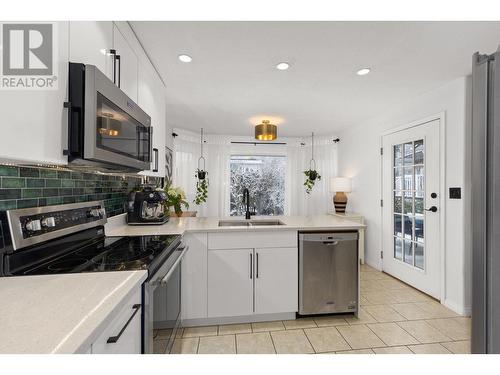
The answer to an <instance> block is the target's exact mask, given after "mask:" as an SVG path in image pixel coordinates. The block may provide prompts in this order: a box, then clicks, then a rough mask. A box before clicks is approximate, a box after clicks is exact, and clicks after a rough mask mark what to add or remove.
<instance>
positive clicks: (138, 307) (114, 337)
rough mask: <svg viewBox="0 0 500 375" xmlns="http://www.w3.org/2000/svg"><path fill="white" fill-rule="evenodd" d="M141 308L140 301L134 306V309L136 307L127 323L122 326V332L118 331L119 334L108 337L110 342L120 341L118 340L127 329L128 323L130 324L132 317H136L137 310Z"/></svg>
mask: <svg viewBox="0 0 500 375" xmlns="http://www.w3.org/2000/svg"><path fill="white" fill-rule="evenodd" d="M140 308H141V304H140V303H137V304H135V305H133V306H132V309H134V312H133V313H132V315H131V316H130V318H128V320H127V323H125V325H124V326H123V327H122V329H121V330H120V332H119V333H118V335H116V336H111V337H110V338H108V341H106V342H107V343H108V344H114V343H116V342H118V340H119V339H120V337H121V335H122V333H123V332H124V331H125V330H126V329H127V327H128V325H129V324H130V322H131V321H132V319H134V316H135V314H137V312H138V311H139V309H140Z"/></svg>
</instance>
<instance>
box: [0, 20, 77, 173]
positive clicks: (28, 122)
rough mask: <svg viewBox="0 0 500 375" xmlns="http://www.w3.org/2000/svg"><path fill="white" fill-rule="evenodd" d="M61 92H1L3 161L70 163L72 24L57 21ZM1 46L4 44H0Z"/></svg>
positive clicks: (0, 151)
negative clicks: (68, 103) (67, 152)
mask: <svg viewBox="0 0 500 375" xmlns="http://www.w3.org/2000/svg"><path fill="white" fill-rule="evenodd" d="M54 25H55V27H56V28H57V33H55V34H54V35H57V39H56V40H55V41H54V44H57V49H56V51H57V55H56V59H55V65H54V75H55V76H56V77H57V84H58V88H57V89H55V90H54V89H49V90H47V89H43V90H38V89H30V88H25V89H3V90H0V114H1V120H0V121H1V123H0V129H1V130H2V136H0V162H11V163H28V164H66V163H67V161H68V159H67V157H66V156H64V155H63V150H64V149H66V148H67V144H68V131H67V128H68V122H67V119H68V112H67V110H66V109H65V108H64V107H63V103H64V102H65V101H66V100H67V96H68V58H69V56H68V45H69V41H68V35H69V32H68V31H69V30H68V29H69V24H68V22H55V23H54ZM0 43H1V42H0Z"/></svg>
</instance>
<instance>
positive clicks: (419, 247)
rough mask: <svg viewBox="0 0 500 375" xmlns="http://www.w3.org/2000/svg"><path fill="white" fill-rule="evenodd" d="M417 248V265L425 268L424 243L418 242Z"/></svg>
mask: <svg viewBox="0 0 500 375" xmlns="http://www.w3.org/2000/svg"><path fill="white" fill-rule="evenodd" d="M414 248H415V267H418V268H420V269H421V270H423V269H424V245H422V244H419V243H416V244H414Z"/></svg>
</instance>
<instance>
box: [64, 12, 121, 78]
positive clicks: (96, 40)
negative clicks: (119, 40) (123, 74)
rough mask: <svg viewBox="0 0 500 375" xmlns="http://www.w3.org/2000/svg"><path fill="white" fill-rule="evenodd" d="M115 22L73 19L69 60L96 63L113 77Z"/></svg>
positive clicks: (106, 73) (70, 29) (70, 32)
mask: <svg viewBox="0 0 500 375" xmlns="http://www.w3.org/2000/svg"><path fill="white" fill-rule="evenodd" d="M112 48H113V22H111V21H71V22H70V23H69V61H70V62H74V63H82V64H91V65H95V66H96V67H97V69H99V70H100V71H101V72H103V73H104V74H105V75H106V76H108V78H109V79H113V57H112V56H111V55H110V54H109V51H110V49H112Z"/></svg>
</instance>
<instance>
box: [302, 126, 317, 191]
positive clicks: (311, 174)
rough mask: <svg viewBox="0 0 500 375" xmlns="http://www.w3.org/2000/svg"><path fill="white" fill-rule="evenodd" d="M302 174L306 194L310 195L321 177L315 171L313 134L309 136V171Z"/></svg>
mask: <svg viewBox="0 0 500 375" xmlns="http://www.w3.org/2000/svg"><path fill="white" fill-rule="evenodd" d="M304 174H305V175H306V180H305V181H304V186H305V187H306V193H307V194H311V191H312V189H313V187H314V184H315V183H316V181H321V175H320V174H319V173H318V171H317V170H316V160H314V133H312V134H311V160H310V162H309V170H307V171H304Z"/></svg>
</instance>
